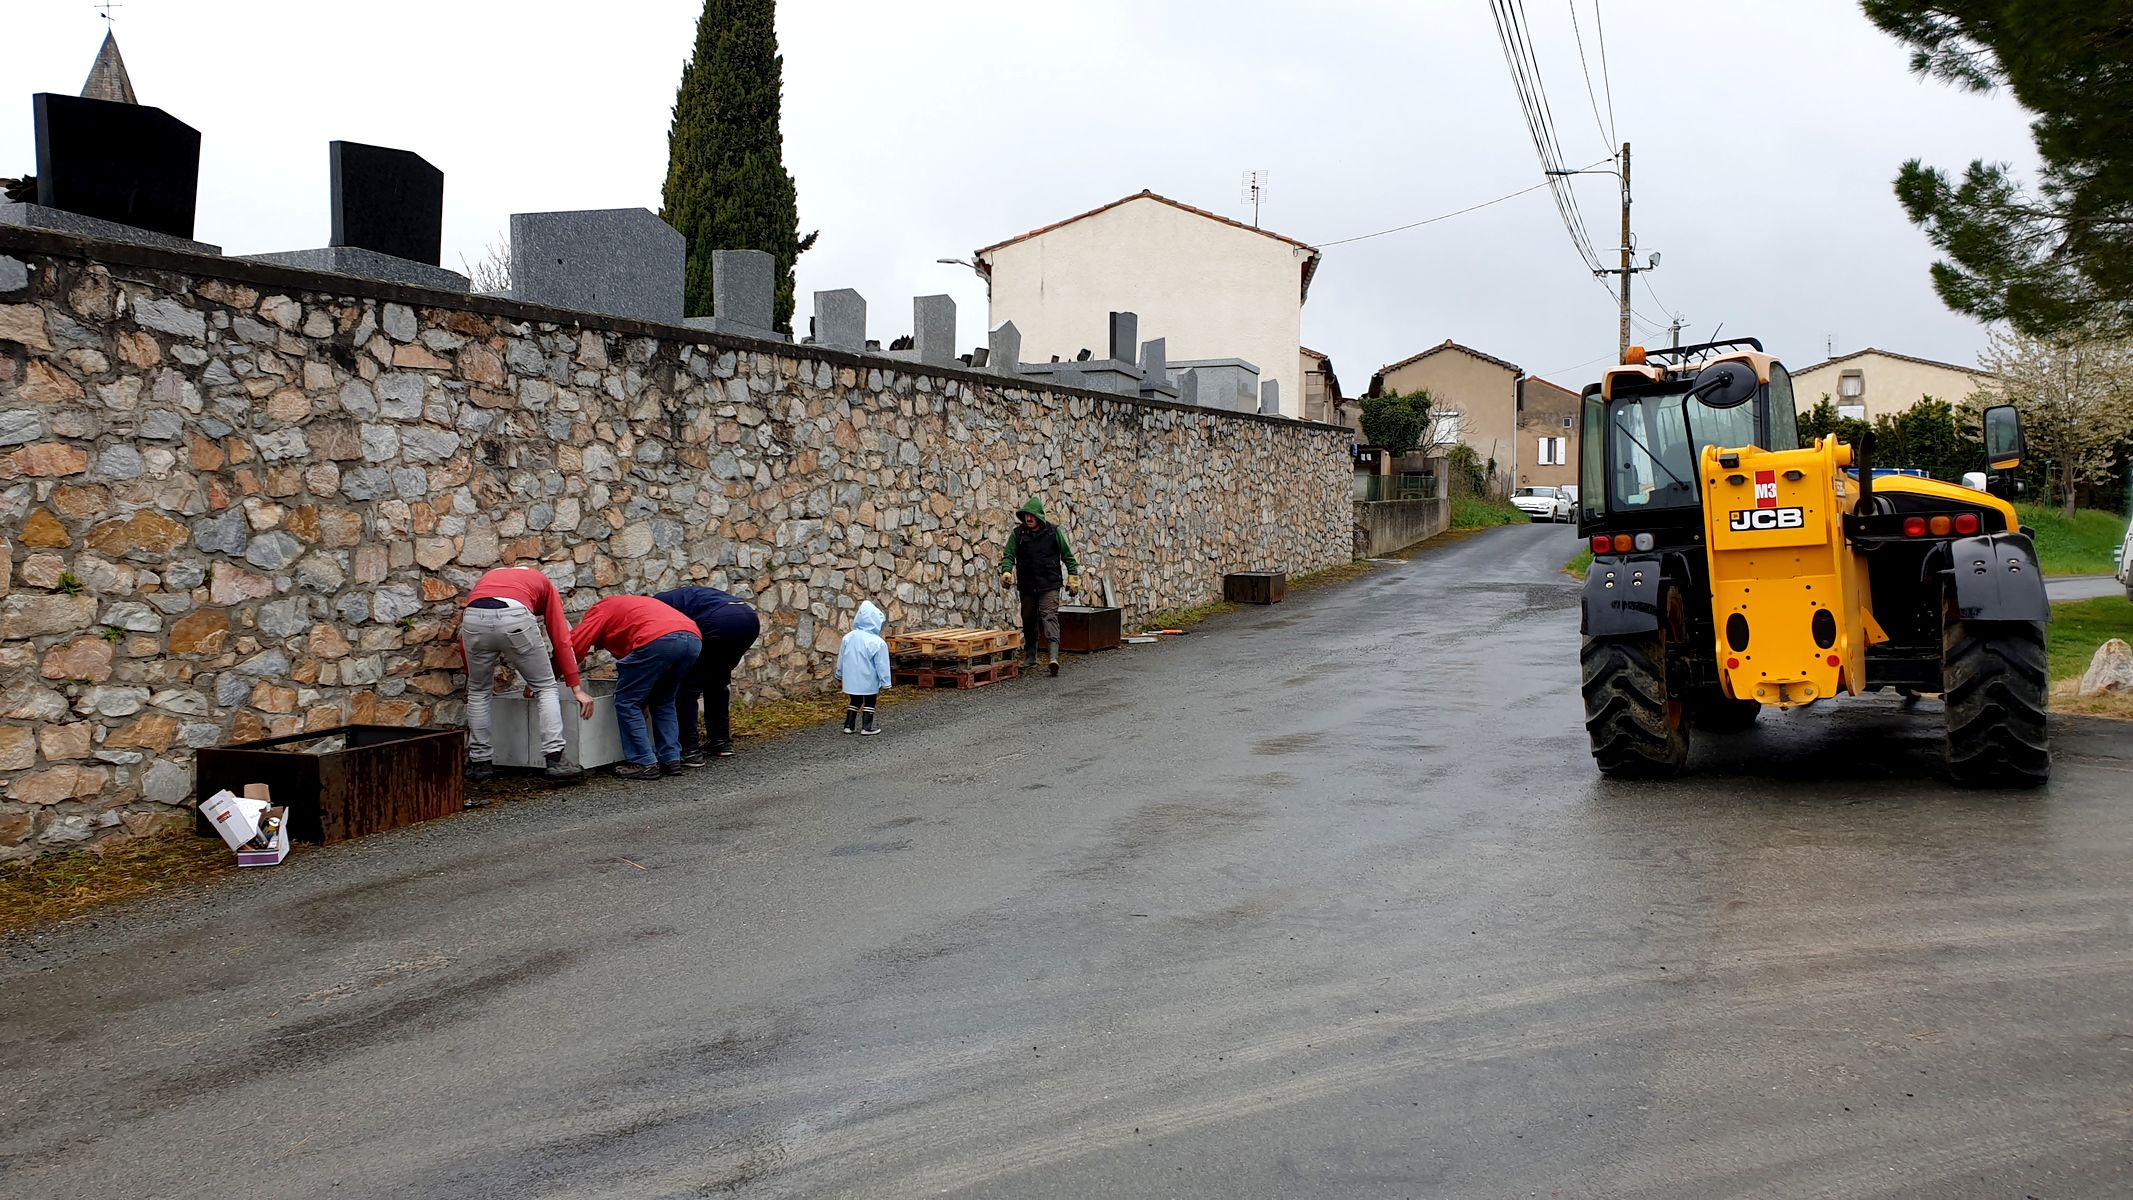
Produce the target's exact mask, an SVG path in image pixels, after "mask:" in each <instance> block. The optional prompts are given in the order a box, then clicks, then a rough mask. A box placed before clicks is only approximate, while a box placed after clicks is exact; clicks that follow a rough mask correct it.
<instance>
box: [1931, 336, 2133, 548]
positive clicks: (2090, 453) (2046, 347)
mask: <svg viewBox="0 0 2133 1200" xmlns="http://www.w3.org/2000/svg"><path fill="white" fill-rule="evenodd" d="M1979 362H1980V365H1981V366H1983V367H1984V369H1985V370H1987V371H1990V372H1991V373H1992V374H1993V375H1994V376H1995V378H1994V379H1992V380H1991V381H1990V382H1988V383H1987V384H1986V385H1985V387H1983V388H1981V389H1979V390H1978V391H1975V392H1972V393H1971V394H1970V398H1969V399H1968V400H1967V401H1966V402H1965V403H1964V409H1965V413H1966V415H1967V416H1970V417H1972V418H1975V416H1976V415H1977V414H1979V413H1981V412H1982V411H1983V410H1984V409H1985V408H1986V407H1987V406H1988V405H1993V404H2012V405H2014V406H2015V410H2016V411H2017V412H2019V413H2021V414H2022V429H2023V433H2024V435H2025V437H2026V438H2027V440H2028V443H2029V449H2030V451H2031V453H2032V455H2033V456H2034V457H2036V458H2041V459H2046V460H2049V461H2050V462H2051V464H2052V466H2053V467H2054V471H2053V475H2052V485H2053V487H2054V488H2055V489H2056V490H2057V491H2058V493H2059V497H2060V504H2061V506H2062V507H2063V508H2064V509H2065V511H2066V514H2067V515H2068V516H2072V515H2073V513H2074V507H2075V501H2076V499H2077V498H2078V496H2079V494H2080V489H2081V486H2082V485H2083V484H2104V483H2108V482H2110V481H2111V480H2112V479H2113V478H2114V477H2115V474H2114V471H2113V468H2114V466H2115V463H2116V457H2117V451H2118V447H2119V446H2120V444H2121V443H2123V442H2124V441H2125V440H2126V439H2127V438H2128V437H2129V436H2133V343H2128V342H2127V341H2126V340H2124V339H2122V338H2114V337H2110V336H2105V335H2100V334H2098V333H2097V332H2095V330H2094V327H2090V328H2089V329H2088V330H2085V331H2083V332H2082V333H2081V334H2079V335H2076V336H2072V337H2054V338H2035V337H2030V336H2029V335H2027V334H2022V333H2012V332H2007V331H2002V330H1995V331H1994V332H1993V334H1992V337H1991V341H1990V342H1989V343H1988V345H1987V347H1986V349H1985V353H1984V354H1983V355H1982V356H1981V358H1980V360H1979Z"/></svg>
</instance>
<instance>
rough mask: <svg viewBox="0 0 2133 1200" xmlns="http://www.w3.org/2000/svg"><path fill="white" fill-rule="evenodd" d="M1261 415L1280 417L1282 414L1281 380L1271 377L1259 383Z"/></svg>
mask: <svg viewBox="0 0 2133 1200" xmlns="http://www.w3.org/2000/svg"><path fill="white" fill-rule="evenodd" d="M1259 415H1260V416H1262V417H1278V416H1280V415H1281V381H1280V380H1278V379H1269V380H1267V381H1266V382H1265V383H1262V384H1260V385H1259Z"/></svg>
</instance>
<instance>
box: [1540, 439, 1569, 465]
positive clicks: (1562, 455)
mask: <svg viewBox="0 0 2133 1200" xmlns="http://www.w3.org/2000/svg"><path fill="white" fill-rule="evenodd" d="M1569 453H1570V439H1569V438H1559V437H1544V438H1541V439H1540V462H1539V464H1538V465H1540V466H1543V467H1567V466H1569V465H1570V460H1569V458H1568V455H1569Z"/></svg>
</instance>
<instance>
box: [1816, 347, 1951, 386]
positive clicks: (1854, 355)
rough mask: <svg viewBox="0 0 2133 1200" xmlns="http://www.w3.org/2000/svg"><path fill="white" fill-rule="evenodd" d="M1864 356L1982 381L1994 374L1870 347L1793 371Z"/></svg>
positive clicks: (1817, 369) (1820, 367)
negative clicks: (1954, 373)
mask: <svg viewBox="0 0 2133 1200" xmlns="http://www.w3.org/2000/svg"><path fill="white" fill-rule="evenodd" d="M1863 354H1879V355H1880V356H1881V357H1883V358H1894V359H1899V360H1901V361H1903V362H1907V363H1917V364H1919V365H1920V366H1924V367H1940V368H1941V369H1943V370H1948V371H1961V372H1962V373H1963V374H1965V375H1975V376H1977V377H1978V378H1980V379H1989V378H1991V377H1992V372H1990V371H1987V370H1985V369H1984V368H1982V367H1966V366H1963V365H1962V364H1960V363H1949V362H1941V361H1940V360H1938V359H1933V358H1920V357H1918V356H1917V355H1915V354H1898V353H1896V352H1895V351H1894V350H1877V349H1875V348H1874V347H1872V346H1868V347H1867V348H1866V349H1864V350H1854V351H1852V352H1851V353H1850V354H1839V355H1838V356H1837V357H1835V358H1829V359H1824V360H1822V361H1821V362H1818V363H1816V364H1814V365H1813V366H1811V367H1796V368H1794V369H1793V372H1792V373H1793V374H1795V375H1802V374H1805V373H1807V372H1808V371H1819V370H1821V369H1822V368H1823V367H1833V366H1836V365H1837V364H1838V363H1841V362H1850V361H1851V360H1852V359H1855V358H1858V357H1859V356H1860V355H1863Z"/></svg>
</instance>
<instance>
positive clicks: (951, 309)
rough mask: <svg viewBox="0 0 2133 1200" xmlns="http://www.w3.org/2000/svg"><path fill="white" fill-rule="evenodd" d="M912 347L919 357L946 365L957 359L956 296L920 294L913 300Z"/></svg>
mask: <svg viewBox="0 0 2133 1200" xmlns="http://www.w3.org/2000/svg"><path fill="white" fill-rule="evenodd" d="M911 330H912V333H911V338H912V348H913V349H914V350H916V351H917V352H918V361H920V362H922V363H935V364H942V365H945V364H947V363H952V362H954V361H955V298H954V297H952V296H917V297H914V298H913V299H912V301H911Z"/></svg>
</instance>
